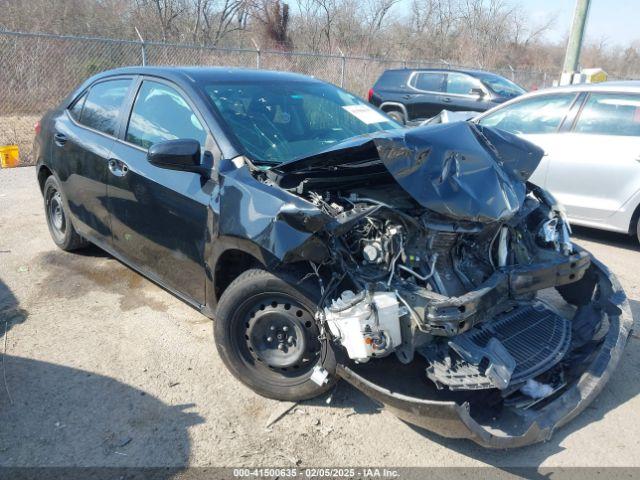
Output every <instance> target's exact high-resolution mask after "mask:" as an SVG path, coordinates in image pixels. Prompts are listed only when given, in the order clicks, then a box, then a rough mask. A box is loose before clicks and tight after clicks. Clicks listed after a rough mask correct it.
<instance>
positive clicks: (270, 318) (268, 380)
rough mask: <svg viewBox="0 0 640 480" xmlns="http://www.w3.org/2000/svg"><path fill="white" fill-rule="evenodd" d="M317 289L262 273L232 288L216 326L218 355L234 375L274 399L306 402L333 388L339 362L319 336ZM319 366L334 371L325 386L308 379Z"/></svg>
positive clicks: (222, 303) (246, 277)
mask: <svg viewBox="0 0 640 480" xmlns="http://www.w3.org/2000/svg"><path fill="white" fill-rule="evenodd" d="M317 290H318V288H317V286H316V288H315V289H314V288H312V286H311V285H308V284H305V283H303V284H300V283H299V277H295V276H294V275H291V274H289V273H282V274H278V275H274V274H272V273H270V272H267V271H265V270H259V269H252V270H247V271H246V272H244V273H242V274H241V275H240V276H239V277H238V278H236V279H235V280H234V281H233V283H231V285H229V287H228V288H227V289H226V290H225V291H224V293H223V294H222V297H221V298H220V302H219V303H218V308H217V310H216V314H215V320H214V327H213V328H214V338H215V342H216V347H217V349H218V353H219V354H220V357H222V361H223V362H224V364H225V365H226V367H227V368H228V369H229V371H230V372H231V373H232V374H233V376H234V377H236V378H237V379H238V380H240V381H241V382H242V383H244V384H245V385H246V386H247V387H249V388H251V389H252V390H253V391H254V392H256V393H258V394H259V395H262V396H264V397H268V398H273V399H276V400H289V401H299V400H306V399H309V398H313V397H316V396H318V395H320V394H321V393H323V392H326V391H327V390H328V389H329V388H331V386H332V385H333V384H334V383H335V381H336V379H335V375H334V373H335V366H336V361H335V356H334V354H333V350H332V349H331V347H330V346H329V345H328V342H327V341H322V342H321V341H319V340H318V338H317V337H318V335H319V330H318V326H317V324H316V321H315V319H314V313H315V309H316V305H317V302H318V300H319V298H318V294H317V292H316V291H317ZM285 327H287V328H285ZM288 336H291V338H293V339H294V340H293V341H291V338H288ZM282 345H284V346H282ZM318 364H321V365H322V366H323V367H324V368H325V369H327V371H328V372H329V373H330V375H329V382H328V383H327V384H325V385H322V386H320V385H318V384H316V383H315V382H313V381H311V379H310V377H311V373H312V370H313V367H314V366H316V365H318Z"/></svg>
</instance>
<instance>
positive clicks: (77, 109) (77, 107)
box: [69, 92, 87, 122]
mask: <svg viewBox="0 0 640 480" xmlns="http://www.w3.org/2000/svg"><path fill="white" fill-rule="evenodd" d="M86 99H87V93H86V92H85V93H83V94H82V95H81V96H80V98H78V99H77V100H76V101H75V102H74V103H73V105H71V107H70V108H69V113H70V114H71V116H72V117H73V119H74V120H75V121H77V122H79V121H80V114H81V113H82V107H84V101H85V100H86Z"/></svg>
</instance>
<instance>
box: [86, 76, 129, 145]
mask: <svg viewBox="0 0 640 480" xmlns="http://www.w3.org/2000/svg"><path fill="white" fill-rule="evenodd" d="M130 84H131V80H130V79H122V80H108V81H106V82H100V83H96V84H95V85H93V86H92V87H91V90H89V93H88V94H87V98H86V100H85V102H84V108H83V109H82V115H81V117H80V123H82V124H83V125H86V126H87V127H91V128H93V129H95V130H99V131H100V132H104V133H106V134H108V135H115V133H116V127H117V126H118V116H119V115H120V107H121V106H122V102H123V101H124V99H125V97H126V96H127V92H128V90H129V85H130Z"/></svg>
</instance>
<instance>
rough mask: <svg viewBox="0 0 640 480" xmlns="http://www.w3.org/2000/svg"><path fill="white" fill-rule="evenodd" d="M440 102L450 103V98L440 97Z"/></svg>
mask: <svg viewBox="0 0 640 480" xmlns="http://www.w3.org/2000/svg"><path fill="white" fill-rule="evenodd" d="M442 101H443V102H445V103H451V98H449V97H442Z"/></svg>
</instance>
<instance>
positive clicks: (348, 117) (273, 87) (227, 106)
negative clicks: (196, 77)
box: [204, 82, 401, 165]
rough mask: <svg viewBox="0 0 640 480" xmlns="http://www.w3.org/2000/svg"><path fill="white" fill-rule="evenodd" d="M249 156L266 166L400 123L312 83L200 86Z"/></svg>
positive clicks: (328, 87)
mask: <svg viewBox="0 0 640 480" xmlns="http://www.w3.org/2000/svg"><path fill="white" fill-rule="evenodd" d="M204 90H205V92H206V93H207V95H208V96H209V97H210V98H211V100H212V101H213V103H214V104H215V106H216V108H217V109H218V111H219V112H220V114H221V116H222V118H223V119H224V120H225V121H226V122H227V124H228V126H229V127H230V129H231V131H232V132H233V134H234V135H235V136H236V138H237V139H238V141H239V143H240V144H242V146H243V147H244V148H245V150H246V152H247V154H248V156H249V157H250V158H251V160H253V161H255V162H257V163H264V164H267V165H277V164H280V163H283V162H285V161H291V160H295V159H297V158H302V157H307V156H310V155H314V154H316V153H320V152H321V151H323V150H326V149H328V148H330V147H331V146H332V145H335V144H337V143H340V142H342V141H344V140H346V139H348V138H352V137H356V136H360V135H365V134H368V133H374V132H378V131H380V130H391V129H395V128H401V126H400V125H399V124H398V123H396V122H394V121H393V120H391V119H390V118H388V117H387V116H386V115H384V114H382V113H380V111H379V110H377V109H375V108H373V107H371V106H369V105H368V104H366V103H365V102H363V101H362V100H360V99H359V98H358V97H356V96H354V95H351V94H350V93H347V92H345V91H343V90H340V89H339V88H337V87H334V86H333V85H329V84H326V83H320V82H318V83H315V82H286V83H285V82H273V83H266V82H260V83H257V82H255V83H254V82H222V83H216V84H215V85H205V87H204Z"/></svg>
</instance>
